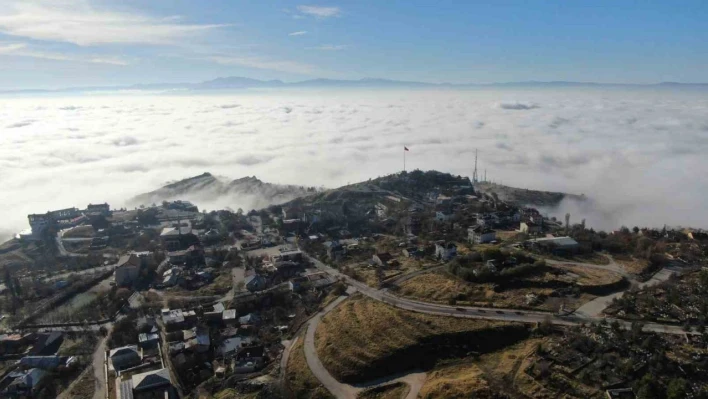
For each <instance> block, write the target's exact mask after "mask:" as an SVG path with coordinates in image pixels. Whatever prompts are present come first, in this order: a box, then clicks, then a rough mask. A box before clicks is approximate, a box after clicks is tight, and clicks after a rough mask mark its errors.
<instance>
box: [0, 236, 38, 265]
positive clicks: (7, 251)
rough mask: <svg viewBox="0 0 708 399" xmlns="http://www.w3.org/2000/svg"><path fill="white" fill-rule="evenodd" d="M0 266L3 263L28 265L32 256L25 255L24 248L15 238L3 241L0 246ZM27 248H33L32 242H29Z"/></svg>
mask: <svg viewBox="0 0 708 399" xmlns="http://www.w3.org/2000/svg"><path fill="white" fill-rule="evenodd" d="M0 247H1V248H0V249H2V250H1V251H0V267H2V266H5V265H16V266H23V267H24V266H29V265H31V264H32V262H33V261H32V258H30V257H29V256H27V254H26V253H25V250H23V249H22V247H21V246H20V245H18V244H17V242H16V241H15V240H12V241H8V242H6V243H3V244H2V246H0ZM28 248H34V244H30V245H29V246H28Z"/></svg>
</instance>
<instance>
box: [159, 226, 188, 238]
mask: <svg viewBox="0 0 708 399" xmlns="http://www.w3.org/2000/svg"><path fill="white" fill-rule="evenodd" d="M191 232H192V228H191V227H190V226H180V227H165V228H164V229H162V232H160V237H175V236H179V235H180V234H190V233H191Z"/></svg>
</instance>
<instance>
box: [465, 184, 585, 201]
mask: <svg viewBox="0 0 708 399" xmlns="http://www.w3.org/2000/svg"><path fill="white" fill-rule="evenodd" d="M474 188H475V190H476V191H477V192H480V193H483V194H489V195H492V193H496V195H497V196H499V199H500V200H502V201H504V202H508V203H510V204H513V205H517V206H524V205H535V206H548V207H550V206H556V205H558V204H560V203H561V201H563V200H564V199H566V198H567V199H574V200H578V201H582V200H584V199H585V197H584V196H582V195H575V194H567V193H560V192H552V191H536V190H528V189H524V188H515V187H509V186H503V185H501V184H495V183H477V184H475V186H474Z"/></svg>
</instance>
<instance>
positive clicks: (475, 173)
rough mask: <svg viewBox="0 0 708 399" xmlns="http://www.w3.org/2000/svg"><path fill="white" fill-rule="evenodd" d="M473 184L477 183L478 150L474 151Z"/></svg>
mask: <svg viewBox="0 0 708 399" xmlns="http://www.w3.org/2000/svg"><path fill="white" fill-rule="evenodd" d="M472 182H473V183H477V150H474V173H472Z"/></svg>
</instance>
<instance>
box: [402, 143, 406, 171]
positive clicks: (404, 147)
mask: <svg viewBox="0 0 708 399" xmlns="http://www.w3.org/2000/svg"><path fill="white" fill-rule="evenodd" d="M403 171H404V172H405V171H406V146H403Z"/></svg>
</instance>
